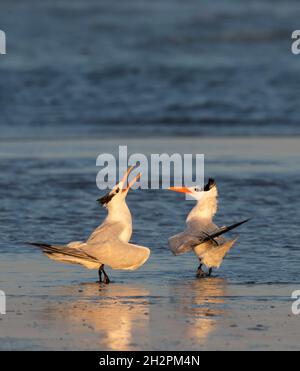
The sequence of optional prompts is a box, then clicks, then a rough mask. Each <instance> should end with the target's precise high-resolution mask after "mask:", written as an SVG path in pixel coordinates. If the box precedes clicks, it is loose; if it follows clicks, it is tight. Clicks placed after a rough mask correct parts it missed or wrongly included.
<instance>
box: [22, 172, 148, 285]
mask: <svg viewBox="0 0 300 371" xmlns="http://www.w3.org/2000/svg"><path fill="white" fill-rule="evenodd" d="M133 168H134V167H131V168H130V169H129V170H128V171H127V173H126V174H125V176H124V178H123V179H122V181H121V182H120V183H119V184H117V185H116V186H115V187H114V188H113V189H112V191H111V192H109V193H108V194H107V195H106V196H104V197H102V198H100V199H99V200H98V201H99V203H100V204H101V205H102V206H104V207H105V208H107V210H108V215H107V217H106V219H105V220H104V222H103V223H102V224H101V225H100V226H99V227H98V228H97V229H96V230H95V231H94V232H93V233H92V235H91V236H90V237H89V239H88V240H87V241H86V242H71V243H69V244H67V245H48V244H43V243H29V244H30V245H33V246H37V247H39V248H41V249H42V250H43V252H44V253H45V254H46V255H47V256H48V258H50V259H52V260H55V261H58V262H61V263H69V264H80V265H82V266H84V267H85V268H87V269H97V270H98V272H99V282H104V283H105V284H109V283H110V280H109V278H108V276H107V274H106V272H105V271H104V266H105V265H107V266H109V267H111V268H112V269H118V270H136V269H138V268H139V267H141V266H142V265H143V264H144V263H145V262H146V261H147V260H148V258H149V256H150V249H148V248H147V247H143V246H138V245H133V244H130V243H129V241H130V239H131V236H132V217H131V212H130V210H129V208H128V206H127V204H126V197H127V194H128V192H129V190H130V189H131V187H132V186H133V185H134V184H135V183H136V181H137V180H138V179H139V177H140V175H138V176H137V177H136V178H135V179H134V180H133V181H132V182H130V183H129V185H128V186H127V184H128V177H129V175H130V173H131V171H132V170H133ZM102 275H103V281H102Z"/></svg>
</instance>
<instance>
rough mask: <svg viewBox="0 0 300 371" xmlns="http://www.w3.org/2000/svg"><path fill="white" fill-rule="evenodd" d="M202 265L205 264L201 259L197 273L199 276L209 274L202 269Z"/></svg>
mask: <svg viewBox="0 0 300 371" xmlns="http://www.w3.org/2000/svg"><path fill="white" fill-rule="evenodd" d="M202 265H203V264H202V263H201V260H200V265H199V267H198V270H197V274H196V277H197V278H203V277H206V276H207V274H206V273H205V272H204V271H203V270H202Z"/></svg>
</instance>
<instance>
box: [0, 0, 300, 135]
mask: <svg viewBox="0 0 300 371" xmlns="http://www.w3.org/2000/svg"><path fill="white" fill-rule="evenodd" d="M299 10H300V5H299V1H296V0H288V1H284V2H282V1H268V0H253V1H251V2H245V1H242V0H236V1H230V0H222V1H220V0H219V1H210V0H202V1H198V0H188V1H184V2H183V1H173V0H172V1H171V0H159V1H158V0H156V1H148V0H127V1H121V0H115V1H113V2H112V1H108V0H106V1H103V0H102V1H98V0H90V1H83V0H75V1H72V2H71V1H69V2H67V1H48V0H46V1H43V2H40V1H38V0H26V1H22V2H19V1H11V0H2V1H1V13H0V29H3V30H4V31H6V34H7V43H8V45H7V52H8V54H7V55H6V56H1V58H0V86H1V90H0V109H1V115H0V124H1V133H0V136H1V138H8V137H9V138H24V137H26V138H28V137H29V138H32V137H34V138H37V137H42V138H44V137H57V136H60V137H61V136H63V137H70V136H72V137H89V136H99V137H103V136H116V135H123V134H124V133H126V134H130V135H131V136H139V135H147V136H149V135H153V136H160V135H168V136H169V135H178V136H180V135H195V134H197V135H295V134H300V131H299V114H300V106H299V104H298V102H299V88H300V76H299V73H300V71H299V69H300V57H299V56H298V57H297V56H294V55H292V53H291V42H292V41H291V33H292V31H293V30H295V29H298V28H299Z"/></svg>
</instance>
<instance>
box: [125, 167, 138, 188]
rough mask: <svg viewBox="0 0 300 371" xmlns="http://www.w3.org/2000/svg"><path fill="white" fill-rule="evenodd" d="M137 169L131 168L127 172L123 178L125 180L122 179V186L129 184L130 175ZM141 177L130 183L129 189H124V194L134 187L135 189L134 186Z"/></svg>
mask: <svg viewBox="0 0 300 371" xmlns="http://www.w3.org/2000/svg"><path fill="white" fill-rule="evenodd" d="M134 168H135V166H131V167H130V168H129V169H128V170H127V172H126V174H125V175H124V177H123V179H122V181H121V183H122V185H123V186H125V184H126V183H127V180H128V177H129V175H130V173H131V172H132V170H133V169H134ZM140 177H141V174H138V175H137V176H136V177H135V178H134V179H133V180H132V181H131V182H130V183H129V185H128V187H127V188H124V189H123V192H128V191H129V190H130V189H131V188H132V187H133V185H134V184H135V183H136V182H137V181H138V180H139V179H140Z"/></svg>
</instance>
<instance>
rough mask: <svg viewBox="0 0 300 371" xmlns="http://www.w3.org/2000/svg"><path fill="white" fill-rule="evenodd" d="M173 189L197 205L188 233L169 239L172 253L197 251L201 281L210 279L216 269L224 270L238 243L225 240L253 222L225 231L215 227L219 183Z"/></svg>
mask: <svg viewBox="0 0 300 371" xmlns="http://www.w3.org/2000/svg"><path fill="white" fill-rule="evenodd" d="M169 189H170V190H171V191H175V192H180V193H185V194H188V195H189V196H191V197H192V198H194V199H195V200H196V201H197V204H196V206H195V207H194V208H193V210H192V211H191V212H190V214H189V215H188V217H187V221H186V224H187V228H186V230H185V231H184V232H183V233H180V234H178V235H176V236H173V237H171V238H170V239H169V246H170V249H171V251H172V252H173V254H174V255H181V254H184V253H186V252H189V251H194V253H195V254H196V255H197V257H198V258H199V261H200V266H199V268H198V270H197V277H199V278H200V277H207V276H210V275H211V273H212V269H213V268H219V267H220V266H221V264H222V262H223V259H224V257H225V255H226V254H227V253H228V252H229V250H230V249H231V248H232V247H233V245H234V244H235V243H236V241H237V238H236V239H232V240H226V239H224V238H223V237H221V236H222V235H223V234H225V233H227V232H229V231H231V230H233V229H235V228H237V227H239V226H240V225H242V224H244V223H246V222H247V221H248V220H249V219H248V220H245V221H243V222H241V223H237V224H234V225H232V226H230V227H222V228H218V227H217V226H216V225H215V224H214V223H213V218H214V216H215V214H216V212H217V209H218V200H217V198H218V189H217V185H216V182H215V181H214V180H213V179H211V178H210V179H209V181H208V184H207V185H206V186H205V187H204V188H203V189H199V188H197V187H196V188H195V187H190V188H188V187H171V188H169ZM203 265H205V266H206V267H207V268H208V273H205V272H204V271H203V270H202V266H203Z"/></svg>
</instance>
